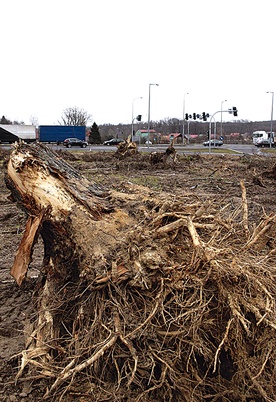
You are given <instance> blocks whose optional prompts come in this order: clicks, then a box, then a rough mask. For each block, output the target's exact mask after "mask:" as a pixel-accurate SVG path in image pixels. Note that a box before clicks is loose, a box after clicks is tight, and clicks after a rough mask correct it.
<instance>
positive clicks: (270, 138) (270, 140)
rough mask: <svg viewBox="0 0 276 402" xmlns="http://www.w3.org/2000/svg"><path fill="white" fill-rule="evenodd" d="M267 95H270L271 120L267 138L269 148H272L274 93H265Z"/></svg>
mask: <svg viewBox="0 0 276 402" xmlns="http://www.w3.org/2000/svg"><path fill="white" fill-rule="evenodd" d="M267 94H271V95H272V97H271V118H270V136H269V147H270V148H271V147H272V124H273V105H274V92H271V91H267Z"/></svg>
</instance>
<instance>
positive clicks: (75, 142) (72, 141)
mask: <svg viewBox="0 0 276 402" xmlns="http://www.w3.org/2000/svg"><path fill="white" fill-rule="evenodd" d="M63 145H64V146H65V147H67V148H71V147H81V148H86V147H87V145H88V143H87V142H86V141H83V140H80V139H78V138H66V140H64V141H63Z"/></svg>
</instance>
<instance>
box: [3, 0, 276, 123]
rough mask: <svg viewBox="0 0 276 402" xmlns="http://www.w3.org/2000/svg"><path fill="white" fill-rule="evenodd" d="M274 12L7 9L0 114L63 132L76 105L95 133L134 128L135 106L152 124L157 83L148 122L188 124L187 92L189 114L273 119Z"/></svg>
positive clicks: (7, 3) (209, 7)
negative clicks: (67, 112) (63, 120)
mask: <svg viewBox="0 0 276 402" xmlns="http://www.w3.org/2000/svg"><path fill="white" fill-rule="evenodd" d="M274 3H275V0H263V1H262V2H254V1H252V0H231V1H225V0H208V1H207V0H170V1H166V2H162V1H160V0H78V1H76V0H75V1H72V0H47V1H46V0H24V1H23V0H2V1H1V24H0V35H1V53H2V57H1V67H0V71H1V90H0V114H1V116H2V115H5V116H6V117H7V118H9V119H11V120H19V121H21V120H23V121H24V122H25V124H30V118H31V116H35V117H36V118H37V122H38V124H56V123H57V122H58V120H60V117H61V115H62V112H63V110H64V109H66V108H68V107H74V106H76V107H78V108H81V109H84V110H86V111H87V112H88V113H89V114H91V115H92V117H93V121H95V122H96V123H97V124H103V123H111V124H118V123H126V124H127V123H131V120H132V107H133V113H134V116H136V115H137V114H142V120H143V121H147V119H148V98H149V84H150V83H158V84H159V86H158V87H157V86H151V113H150V117H151V120H161V119H165V118H168V117H170V118H173V117H176V118H179V119H182V116H183V103H184V102H183V99H184V94H185V93H189V94H188V95H186V96H185V112H187V113H190V114H192V113H194V112H195V113H199V114H200V113H202V112H204V111H205V112H206V113H210V114H213V113H215V112H217V111H219V110H220V108H221V102H222V101H223V100H227V102H224V103H223V109H224V110H227V109H228V108H231V107H232V106H236V107H237V108H238V110H239V115H238V119H248V120H270V116H271V103H272V95H271V94H267V93H266V92H267V91H272V92H274V90H275V89H276V86H275V74H276V68H275V57H274V52H275V32H276V22H275V21H276V20H275V13H274ZM139 97H143V99H136V98H139ZM134 99H135V100H134ZM275 113H276V111H275ZM217 116H218V117H217V118H216V119H218V120H220V116H219V114H218V115H217ZM275 116H276V114H275ZM233 119H234V118H233V116H232V115H230V114H228V113H224V114H223V120H225V121H226V120H233Z"/></svg>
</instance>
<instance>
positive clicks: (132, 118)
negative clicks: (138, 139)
mask: <svg viewBox="0 0 276 402" xmlns="http://www.w3.org/2000/svg"><path fill="white" fill-rule="evenodd" d="M137 99H143V98H142V96H140V97H139V98H134V99H133V101H132V115H131V142H133V122H134V117H133V104H134V101H136V100H137Z"/></svg>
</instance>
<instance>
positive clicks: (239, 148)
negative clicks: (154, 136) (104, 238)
mask: <svg viewBox="0 0 276 402" xmlns="http://www.w3.org/2000/svg"><path fill="white" fill-rule="evenodd" d="M50 146H51V147H52V148H53V149H55V150H59V149H63V150H68V151H70V150H72V151H73V150H80V149H81V148H77V147H73V148H65V147H64V146H63V145H53V144H52V145H50ZM167 147H168V145H167V144H160V145H150V146H147V145H140V146H139V149H140V151H141V152H153V151H159V152H161V151H164V150H165V149H167ZM0 148H3V149H10V148H11V146H10V145H9V144H0ZM175 148H176V150H177V151H178V152H183V153H194V152H198V151H199V150H200V151H201V152H206V153H209V147H204V146H203V145H202V144H193V145H185V146H182V145H176V146H175ZM218 149H219V151H221V153H223V152H224V151H223V150H225V149H229V150H233V151H235V152H237V153H244V154H262V150H261V149H260V148H257V147H256V146H255V145H253V144H249V145H247V144H246V145H245V144H224V145H223V146H222V147H218ZM274 149H275V148H274ZM81 150H82V151H83V150H85V151H100V152H103V151H105V152H110V151H113V152H114V151H116V150H117V147H116V146H104V145H89V146H88V147H87V148H82V149H81ZM212 150H213V148H212V149H211V152H212ZM275 152H276V150H275Z"/></svg>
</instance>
